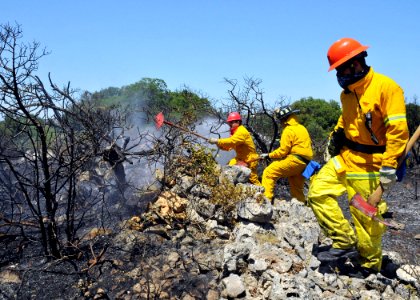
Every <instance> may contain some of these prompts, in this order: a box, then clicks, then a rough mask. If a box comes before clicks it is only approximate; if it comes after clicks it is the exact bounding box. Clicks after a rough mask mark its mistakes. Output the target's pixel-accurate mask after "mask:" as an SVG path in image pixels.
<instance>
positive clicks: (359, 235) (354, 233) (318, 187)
mask: <svg viewBox="0 0 420 300" xmlns="http://www.w3.org/2000/svg"><path fill="white" fill-rule="evenodd" d="M366 177H367V178H368V176H366ZM378 183H379V180H378V178H376V177H372V178H370V179H354V180H353V179H352V180H348V179H347V178H346V175H345V173H343V175H341V174H337V172H336V170H335V168H334V164H333V160H329V161H328V162H327V164H326V165H325V166H324V167H323V168H322V169H321V170H320V171H319V173H318V174H316V175H315V176H313V178H312V180H311V185H310V188H309V192H308V202H309V204H310V206H311V208H312V210H313V212H314V214H315V216H316V218H317V220H318V223H319V224H320V226H321V228H322V229H323V230H324V232H325V234H326V235H327V236H329V237H330V238H331V239H332V240H333V247H334V248H339V249H347V248H349V247H351V246H354V245H356V246H357V249H358V251H359V254H360V257H361V265H362V266H364V267H366V268H373V269H376V270H377V271H379V270H380V269H381V264H382V235H383V233H384V232H385V229H386V226H385V225H383V224H381V223H379V222H377V221H374V220H372V219H371V218H369V217H367V216H365V215H363V214H362V213H361V212H360V211H359V210H357V209H355V208H354V207H350V213H351V215H352V218H353V221H354V227H355V228H354V229H353V228H352V226H351V225H350V223H349V221H348V220H347V219H346V218H345V217H344V215H343V212H342V211H341V208H340V207H339V205H338V202H337V198H338V197H339V196H341V195H343V194H344V193H345V192H347V195H348V200H350V199H351V197H353V195H354V194H355V193H356V192H359V193H360V194H361V195H362V196H363V197H364V198H365V199H366V198H367V197H368V196H369V195H370V194H371V193H372V192H373V191H374V190H375V189H376V187H377V186H378ZM378 211H380V213H384V212H385V211H386V204H385V202H384V201H381V203H379V205H378Z"/></svg>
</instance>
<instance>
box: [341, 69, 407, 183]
mask: <svg viewBox="0 0 420 300" xmlns="http://www.w3.org/2000/svg"><path fill="white" fill-rule="evenodd" d="M349 90H350V93H346V92H344V91H343V92H342V93H341V97H340V98H341V105H342V115H341V116H340V118H339V120H338V123H337V125H336V127H335V129H337V128H338V127H341V128H344V132H345V135H346V137H347V138H348V139H350V140H351V141H354V142H356V143H359V144H365V145H375V143H374V142H373V141H372V139H371V134H370V132H369V130H368V129H367V127H366V126H365V121H366V113H368V112H370V113H371V115H372V132H373V133H374V135H375V136H376V138H377V139H378V142H379V143H378V144H377V145H378V146H386V150H385V152H384V153H383V154H382V153H375V154H366V153H362V152H356V151H353V150H350V149H348V148H347V147H344V148H343V149H342V150H341V152H340V155H339V156H336V157H335V158H334V160H335V161H334V164H335V166H336V169H337V171H338V172H340V171H347V172H355V174H357V173H358V172H377V171H378V170H379V168H380V167H381V166H389V167H393V168H396V167H397V159H398V157H399V156H400V155H401V154H402V153H403V151H404V149H405V146H406V143H407V141H408V136H409V133H408V127H407V120H406V110H405V103H404V93H403V90H402V89H401V88H400V86H399V85H398V84H397V83H396V82H395V81H393V80H392V79H390V78H389V77H387V76H384V75H382V74H378V73H375V72H374V71H373V68H372V67H371V68H370V70H369V72H368V74H367V75H366V76H365V77H364V78H363V79H361V80H359V81H357V82H356V83H354V84H351V85H350V86H349ZM361 176H366V175H362V174H361Z"/></svg>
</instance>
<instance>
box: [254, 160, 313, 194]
mask: <svg viewBox="0 0 420 300" xmlns="http://www.w3.org/2000/svg"><path fill="white" fill-rule="evenodd" d="M305 168H306V164H305V163H304V162H303V161H301V160H300V159H298V158H297V157H296V156H294V155H288V156H286V158H284V159H282V160H275V161H273V162H272V163H271V164H270V165H269V166H268V167H267V168H265V170H264V173H263V177H262V186H263V187H264V189H265V192H264V195H265V197H267V198H268V199H270V200H271V199H273V196H274V188H275V186H276V182H277V180H278V179H279V178H287V179H288V180H289V185H290V194H291V195H292V197H294V198H296V199H298V200H299V201H302V202H305V195H304V194H303V186H304V184H305V177H303V176H302V172H303V170H305Z"/></svg>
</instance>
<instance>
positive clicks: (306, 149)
mask: <svg viewBox="0 0 420 300" xmlns="http://www.w3.org/2000/svg"><path fill="white" fill-rule="evenodd" d="M298 112H299V110H292V108H291V107H290V106H285V107H282V108H280V109H278V110H276V118H277V119H278V120H279V121H280V125H281V126H282V127H283V132H282V135H281V138H280V146H279V148H277V149H276V150H274V151H273V152H271V153H263V154H261V155H260V158H261V159H263V158H271V159H273V162H272V163H271V164H270V165H269V166H268V167H267V168H265V170H264V173H263V177H262V185H263V187H264V189H265V192H264V195H265V197H267V198H268V199H270V200H272V199H273V197H274V188H275V186H276V182H277V180H278V179H279V178H287V179H288V181H289V185H290V194H291V196H292V197H293V198H296V199H298V200H299V201H302V202H305V195H304V193H303V187H304V184H305V177H303V176H302V172H303V171H304V170H305V168H306V166H307V164H308V163H309V162H310V160H311V159H312V155H313V152H312V145H311V143H312V142H311V138H310V136H309V133H308V130H306V128H305V127H304V126H303V125H301V124H300V123H299V121H298V119H297V116H296V113H298Z"/></svg>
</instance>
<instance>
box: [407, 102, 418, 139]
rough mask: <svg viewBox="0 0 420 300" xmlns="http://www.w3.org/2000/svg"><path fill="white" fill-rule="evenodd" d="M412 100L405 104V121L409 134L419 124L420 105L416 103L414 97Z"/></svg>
mask: <svg viewBox="0 0 420 300" xmlns="http://www.w3.org/2000/svg"><path fill="white" fill-rule="evenodd" d="M414 100H415V101H414V103H408V104H407V105H406V110H407V123H408V129H409V130H410V134H413V133H414V132H415V131H416V129H417V127H418V126H419V125H420V106H419V105H418V104H417V103H416V102H417V101H416V100H417V99H416V98H415V99H414Z"/></svg>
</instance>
